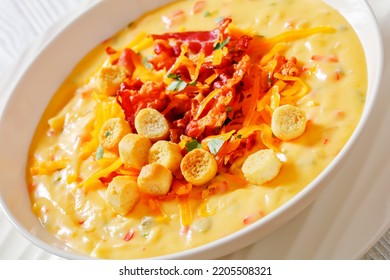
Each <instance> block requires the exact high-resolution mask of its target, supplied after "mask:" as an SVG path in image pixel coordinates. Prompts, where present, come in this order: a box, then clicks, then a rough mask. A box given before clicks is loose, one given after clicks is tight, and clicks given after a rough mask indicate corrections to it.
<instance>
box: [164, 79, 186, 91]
mask: <svg viewBox="0 0 390 280" xmlns="http://www.w3.org/2000/svg"><path fill="white" fill-rule="evenodd" d="M186 86H187V83H186V82H184V81H182V80H174V81H172V83H171V84H170V85H169V86H168V87H167V90H171V91H182V90H183V89H185V88H186Z"/></svg>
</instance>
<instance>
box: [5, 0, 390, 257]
mask: <svg viewBox="0 0 390 280" xmlns="http://www.w3.org/2000/svg"><path fill="white" fill-rule="evenodd" d="M168 2H171V1H170V0H153V1H128V0H115V1H113V0H112V1H111V0H110V1H102V2H99V3H98V4H97V5H95V6H93V7H91V8H90V9H89V10H88V11H86V12H85V13H83V14H82V15H81V16H79V17H78V18H76V19H75V20H74V21H73V22H71V23H70V24H68V25H67V26H66V27H65V28H64V29H63V30H62V31H61V32H59V33H58V35H57V36H55V38H54V39H53V40H51V42H49V44H48V45H47V46H46V47H45V48H44V49H43V50H42V51H41V52H40V53H39V54H38V55H37V56H36V58H35V59H34V61H33V62H32V64H31V65H30V66H29V68H28V69H27V70H26V71H25V73H24V74H23V76H22V77H21V79H20V80H19V82H18V84H17V86H16V87H15V88H13V89H12V92H10V94H9V96H10V97H9V98H8V100H7V101H6V105H5V107H4V110H3V111H2V112H1V118H0V135H1V138H0V155H1V157H0V174H1V175H0V177H1V178H2V183H1V185H0V204H1V207H2V209H3V210H4V212H5V213H6V215H7V217H8V218H9V220H10V221H11V222H12V224H13V225H14V226H15V227H16V228H17V229H18V230H19V232H21V233H22V235H24V236H25V237H26V238H27V239H29V240H30V241H31V242H33V243H34V244H36V245H37V246H39V247H41V248H42V249H44V250H47V251H48V252H50V253H52V254H54V255H57V256H60V257H63V258H68V259H86V258H89V257H88V256H85V255H82V254H80V253H77V252H75V251H74V250H72V249H70V248H68V247H67V246H66V245H65V244H64V243H63V242H61V241H60V240H58V239H57V238H55V237H54V236H53V235H52V234H51V233H49V232H47V231H46V230H45V229H44V228H43V227H42V226H41V224H40V223H39V221H38V219H37V218H36V216H35V215H34V214H33V213H32V211H31V204H30V198H29V194H28V191H27V186H26V183H25V170H26V159H27V153H28V149H29V146H30V143H31V140H32V137H33V135H34V132H35V128H36V126H37V124H38V122H39V120H40V118H41V115H42V113H43V111H44V110H45V108H46V106H47V104H48V103H49V101H50V99H51V97H52V94H53V93H54V92H55V91H56V90H57V88H58V87H59V85H60V84H61V83H62V81H63V79H64V78H65V77H66V75H67V74H68V73H69V72H70V71H71V69H72V68H73V66H74V65H75V64H76V63H77V62H78V61H79V60H80V59H81V58H82V57H83V56H84V54H85V53H87V52H88V51H89V50H90V49H92V48H93V47H94V46H95V45H97V44H98V43H99V42H101V41H102V40H104V39H106V38H108V37H110V36H111V35H112V34H114V33H115V32H116V31H117V30H119V29H120V28H122V27H123V26H125V25H126V24H128V23H129V22H131V21H132V20H134V19H136V18H138V17H139V16H140V15H141V14H143V13H144V12H146V11H148V10H152V9H154V8H156V7H158V6H161V5H163V4H165V3H168ZM325 2H326V3H328V4H329V5H331V6H333V7H334V8H336V9H337V10H338V11H339V12H341V13H342V14H343V15H344V16H345V18H346V19H347V20H348V21H349V23H350V24H351V25H352V26H353V28H354V29H355V31H356V33H357V34H358V36H359V38H360V40H361V42H362V44H363V48H364V51H365V54H366V60H367V67H368V69H367V72H368V92H367V101H366V104H365V108H364V112H363V115H362V118H361V120H360V122H359V124H358V126H357V128H356V130H355V131H354V133H353V135H352V137H351V138H350V139H349V141H348V142H347V144H346V145H345V147H344V148H343V149H342V151H341V152H340V153H339V154H338V156H337V157H336V158H335V159H334V160H333V161H332V163H331V164H330V165H329V166H328V167H327V168H326V169H325V170H324V171H323V172H322V173H321V174H320V175H319V176H318V177H317V178H316V179H315V180H314V181H313V182H312V183H311V184H309V185H308V186H307V187H306V188H305V189H304V190H303V191H301V192H300V193H299V194H298V195H296V196H295V197H294V198H293V199H291V200H290V201H289V202H287V203H286V204H285V205H283V206H282V207H280V208H279V209H277V210H276V211H274V212H273V213H271V214H270V215H268V216H266V217H265V218H263V219H261V220H260V221H258V222H255V223H254V224H252V225H250V226H248V227H246V228H245V229H243V230H240V231H238V232H236V233H234V234H232V235H229V236H227V237H225V238H222V239H219V240H217V241H215V242H212V243H209V244H206V245H203V246H200V247H198V248H195V249H191V250H188V251H184V252H180V253H175V254H172V255H167V256H162V257H161V259H212V258H217V257H221V256H223V255H226V254H229V253H232V252H234V251H236V250H238V249H241V248H243V247H245V246H247V245H250V244H252V243H254V242H256V241H258V240H259V239H260V238H262V237H264V236H266V235H267V234H270V233H271V232H272V231H274V230H276V229H277V228H279V227H280V226H281V225H283V224H285V223H286V222H287V221H289V220H290V219H291V218H292V217H294V216H295V215H297V214H298V213H299V212H300V211H302V210H303V209H304V208H306V207H307V206H308V205H309V204H310V203H311V202H313V201H314V200H315V199H316V198H317V196H318V195H319V193H320V192H321V191H322V190H323V189H324V188H325V187H326V186H327V183H328V182H329V180H330V179H331V178H332V176H333V174H334V172H335V171H336V169H337V167H338V166H340V164H342V163H343V161H344V160H345V159H346V158H347V156H348V153H349V151H350V150H351V147H352V145H354V143H356V142H357V141H358V139H359V135H360V134H361V131H362V129H363V127H364V126H365V124H366V123H367V120H368V118H369V116H370V113H371V111H372V107H373V104H374V101H375V99H376V96H377V92H378V88H379V85H380V80H381V76H382V67H383V63H382V61H383V49H382V41H381V37H380V32H379V28H378V26H377V22H376V20H375V17H374V15H373V13H372V11H371V9H370V7H369V5H368V4H367V2H366V1H364V0H342V1H340V0H325ZM112 15H115V16H112ZM53 62H55V64H54V63H53Z"/></svg>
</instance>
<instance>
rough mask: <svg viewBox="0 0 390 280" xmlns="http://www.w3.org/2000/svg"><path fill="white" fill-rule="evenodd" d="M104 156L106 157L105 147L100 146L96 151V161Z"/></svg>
mask: <svg viewBox="0 0 390 280" xmlns="http://www.w3.org/2000/svg"><path fill="white" fill-rule="evenodd" d="M103 155H104V148H103V146H101V145H100V146H99V147H98V148H97V150H96V160H99V159H101V158H102V157H103Z"/></svg>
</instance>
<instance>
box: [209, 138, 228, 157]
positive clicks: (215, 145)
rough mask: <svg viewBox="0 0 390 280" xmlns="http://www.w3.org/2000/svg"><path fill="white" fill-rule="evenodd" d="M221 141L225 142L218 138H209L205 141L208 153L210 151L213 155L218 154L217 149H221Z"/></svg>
mask: <svg viewBox="0 0 390 280" xmlns="http://www.w3.org/2000/svg"><path fill="white" fill-rule="evenodd" d="M223 143H225V141H223V140H222V139H219V138H213V139H211V140H210V141H209V142H208V143H207V146H208V147H209V150H210V153H212V154H213V155H216V154H218V151H219V149H221V147H222V145H223Z"/></svg>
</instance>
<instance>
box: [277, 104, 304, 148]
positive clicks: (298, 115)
mask: <svg viewBox="0 0 390 280" xmlns="http://www.w3.org/2000/svg"><path fill="white" fill-rule="evenodd" d="M306 122H307V119H306V114H305V112H304V111H303V110H302V109H301V108H298V107H295V106H292V105H289V104H286V105H283V106H280V107H278V108H276V109H275V111H274V112H273V114H272V121H271V129H272V132H273V134H274V135H275V136H276V137H277V138H279V139H280V140H283V141H290V140H293V139H295V138H298V137H299V136H301V135H302V134H303V133H304V132H305V129H306Z"/></svg>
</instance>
